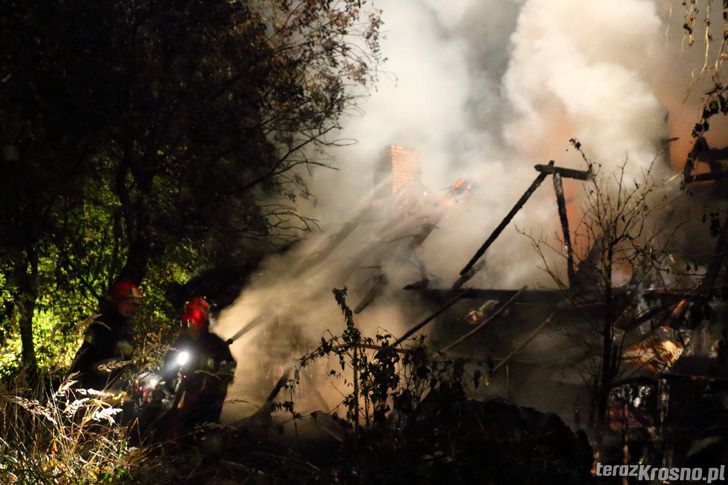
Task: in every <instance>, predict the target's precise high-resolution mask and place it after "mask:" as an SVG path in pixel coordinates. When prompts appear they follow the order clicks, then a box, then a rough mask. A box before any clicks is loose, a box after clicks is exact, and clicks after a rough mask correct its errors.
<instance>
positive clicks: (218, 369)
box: [161, 298, 236, 428]
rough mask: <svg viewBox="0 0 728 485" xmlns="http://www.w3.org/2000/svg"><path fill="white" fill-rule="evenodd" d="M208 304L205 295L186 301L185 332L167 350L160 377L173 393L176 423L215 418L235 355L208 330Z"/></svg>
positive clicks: (233, 367) (190, 424) (217, 419)
mask: <svg viewBox="0 0 728 485" xmlns="http://www.w3.org/2000/svg"><path fill="white" fill-rule="evenodd" d="M209 308H210V305H209V304H208V303H207V301H206V300H205V299H204V298H195V299H193V300H191V301H190V302H188V303H187V305H186V306H185V310H184V313H183V314H182V318H181V323H182V327H183V331H184V334H183V335H182V336H181V337H180V338H179V339H178V340H177V341H176V342H175V343H174V345H173V346H172V349H171V350H170V351H169V352H168V353H167V356H166V357H165V359H164V361H165V363H164V368H163V369H162V372H161V374H162V377H163V378H164V380H165V382H166V383H167V385H168V386H169V387H170V390H172V391H173V392H174V393H175V400H174V404H173V410H175V413H176V414H177V421H178V424H180V425H184V426H185V427H187V428H189V427H191V426H194V425H195V424H198V423H203V422H218V421H219V419H220V412H221V411H222V406H223V402H224V400H225V395H226V393H227V388H228V385H229V384H230V382H231V381H232V378H233V374H234V372H235V365H236V362H235V359H234V358H233V356H232V354H231V353H230V349H229V347H228V345H227V344H226V343H225V341H224V340H223V339H221V338H220V337H218V336H217V335H215V334H214V333H211V332H210V315H209Z"/></svg>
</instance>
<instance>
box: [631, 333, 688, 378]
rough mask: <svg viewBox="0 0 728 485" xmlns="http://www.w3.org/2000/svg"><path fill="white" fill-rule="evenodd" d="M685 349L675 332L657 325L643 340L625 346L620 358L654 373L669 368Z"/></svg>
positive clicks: (636, 370)
mask: <svg viewBox="0 0 728 485" xmlns="http://www.w3.org/2000/svg"><path fill="white" fill-rule="evenodd" d="M684 350H685V347H684V345H683V344H682V343H681V342H680V340H679V338H678V336H677V333H676V332H675V331H674V330H672V329H671V328H669V327H659V328H657V329H656V330H655V331H654V332H652V333H651V334H650V335H649V336H647V338H645V339H644V340H642V341H640V342H638V343H636V344H634V345H632V346H630V347H627V348H626V349H625V350H624V352H623V354H622V359H623V360H624V361H625V363H628V364H630V365H632V366H634V367H636V368H635V369H634V371H635V372H639V371H640V370H642V369H644V370H646V371H648V372H652V373H655V374H659V373H662V372H664V371H666V370H667V369H669V368H670V367H671V366H672V365H673V364H674V363H675V362H676V361H677V360H678V359H679V358H680V356H681V355H682V353H683V351H684Z"/></svg>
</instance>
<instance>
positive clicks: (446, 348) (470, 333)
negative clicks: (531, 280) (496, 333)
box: [439, 286, 526, 353]
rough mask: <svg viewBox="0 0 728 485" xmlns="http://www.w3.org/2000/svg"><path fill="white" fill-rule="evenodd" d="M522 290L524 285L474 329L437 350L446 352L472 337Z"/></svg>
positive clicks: (497, 315) (496, 316)
mask: <svg viewBox="0 0 728 485" xmlns="http://www.w3.org/2000/svg"><path fill="white" fill-rule="evenodd" d="M524 291H526V287H525V286H524V287H523V288H521V289H520V290H518V292H516V294H515V295H513V296H512V297H510V298H509V299H508V301H506V302H505V303H503V304H502V305H501V306H500V307H499V308H498V309H497V310H496V311H495V312H493V314H492V315H491V316H490V317H488V319H487V320H485V321H484V322H482V323H480V324H479V325H478V326H476V327H475V328H474V329H472V330H470V331H469V332H467V333H465V334H464V335H462V336H461V337H459V338H458V339H457V340H455V341H454V342H452V343H450V344H448V345H446V346H445V347H443V348H442V349H440V351H439V352H440V353H444V352H447V351H448V350H451V349H453V348H454V347H457V346H458V345H460V344H461V343H463V342H465V341H466V340H467V339H469V338H470V337H472V336H473V335H475V334H476V333H478V332H479V331H480V330H482V329H483V328H484V327H485V326H486V325H488V324H489V323H490V322H492V321H493V320H495V319H496V318H498V317H499V316H500V315H501V313H503V311H505V309H506V308H508V307H509V306H511V305H512V304H513V303H514V302H515V301H516V300H517V299H518V297H519V296H520V294H521V293H523V292H524Z"/></svg>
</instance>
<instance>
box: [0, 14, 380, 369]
mask: <svg viewBox="0 0 728 485" xmlns="http://www.w3.org/2000/svg"><path fill="white" fill-rule="evenodd" d="M363 3H364V2H361V1H356V0H341V1H338V2H330V1H325V0H305V1H299V2H290V1H284V0H281V1H275V2H270V3H263V2H256V1H236V0H204V1H203V0H190V1H184V2H179V1H174V0H163V1H154V2H152V1H145V2H136V1H121V2H118V1H111V0H102V1H99V2H93V3H92V4H87V3H83V2H76V1H62V2H50V1H42V2H34V3H32V4H27V3H22V2H11V5H10V7H11V8H9V9H3V14H2V17H0V25H1V26H2V34H1V35H2V38H1V39H0V40H1V41H2V43H3V46H4V49H3V52H2V54H0V59H1V60H0V91H2V92H1V93H0V99H1V100H0V117H1V118H2V119H1V120H0V121H1V122H2V126H3V132H2V136H3V140H2V143H3V144H4V146H5V148H4V150H3V157H4V161H3V163H4V164H12V169H13V170H12V172H11V174H12V175H11V176H10V178H9V179H7V180H6V181H5V183H6V184H7V185H9V186H10V188H11V191H7V190H6V191H5V193H4V196H3V200H2V202H4V208H3V212H2V219H1V220H0V224H1V226H0V227H2V240H0V243H1V244H2V247H3V248H4V249H9V248H10V249H13V248H14V249H13V250H12V251H7V252H5V257H4V258H3V260H4V261H5V262H6V263H7V264H6V266H3V274H4V275H6V278H7V280H8V281H9V282H12V285H13V287H14V288H16V290H17V291H16V292H15V293H14V295H13V301H14V302H15V305H11V306H12V307H14V308H15V307H16V308H18V309H19V310H20V314H21V317H20V321H21V322H23V323H21V330H22V331H21V334H23V335H24V337H23V349H24V350H23V360H24V362H25V363H26V364H28V365H30V366H31V367H34V364H33V361H34V358H33V355H32V353H33V348H32V347H33V346H32V315H33V311H34V310H33V302H36V301H37V299H38V296H39V292H40V291H41V288H40V279H42V278H40V273H43V274H46V275H49V276H50V275H54V276H57V277H60V278H59V279H60V280H64V278H65V280H66V281H68V282H69V283H71V280H73V281H74V282H75V284H76V286H78V287H79V288H85V290H84V291H87V294H94V295H96V296H97V297H99V298H100V297H101V296H102V295H103V292H104V290H105V287H106V286H107V285H108V283H109V282H110V280H111V279H112V278H113V277H115V276H116V275H119V274H120V275H122V276H124V277H127V278H130V279H132V280H136V281H140V280H141V279H143V278H144V277H145V276H147V275H148V273H149V271H150V266H151V265H153V263H156V262H164V263H170V262H171V263H179V264H181V265H183V266H185V267H189V268H193V269H200V268H203V267H205V266H208V265H214V264H216V263H218V264H219V263H226V264H229V263H230V262H231V261H235V260H236V258H237V259H240V258H244V257H245V256H246V255H245V254H244V249H245V247H246V246H245V245H244V244H241V243H240V241H241V240H245V239H254V240H258V241H260V240H262V241H268V242H270V241H271V240H272V239H274V238H282V237H283V238H285V237H290V231H291V230H293V231H295V230H305V229H307V228H308V226H309V225H310V223H311V221H309V220H307V219H305V218H303V217H300V216H298V214H297V213H296V211H295V207H294V205H293V204H292V202H293V201H295V198H296V197H298V196H300V195H301V194H303V195H306V190H305V180H304V178H303V177H302V176H301V170H300V169H306V168H309V169H310V168H311V167H313V166H315V165H321V164H322V163H321V162H320V161H319V159H318V158H317V157H320V156H321V153H322V151H323V150H324V149H325V148H326V147H327V146H329V145H331V144H335V143H336V139H335V137H334V135H335V132H336V130H337V129H338V128H339V126H340V125H339V121H340V119H341V116H342V115H343V114H345V113H346V112H347V110H349V109H351V108H352V107H353V106H355V104H356V102H357V101H358V100H359V99H360V98H361V96H363V95H364V94H365V92H366V91H365V89H366V86H367V85H368V83H370V82H372V81H373V80H374V79H375V76H376V63H377V61H378V59H379V50H378V28H379V26H380V20H379V16H378V13H377V12H376V11H372V12H370V13H368V15H367V12H366V11H365V7H364V6H363ZM355 39H359V40H355ZM6 167H7V166H6ZM18 195H20V196H19V197H18ZM281 201H287V202H281ZM89 224H94V227H89ZM103 248H105V249H103ZM44 260H45V261H47V262H48V267H47V268H43V269H40V268H39V266H38V261H44ZM11 267H12V268H11ZM11 269H13V271H11ZM156 270H159V265H157V266H156V268H155V271H156ZM39 278H40V279H39ZM79 278H80V279H79ZM46 280H49V278H46Z"/></svg>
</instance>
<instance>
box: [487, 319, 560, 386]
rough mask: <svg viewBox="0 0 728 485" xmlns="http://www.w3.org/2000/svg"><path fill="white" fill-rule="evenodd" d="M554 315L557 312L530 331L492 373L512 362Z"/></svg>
mask: <svg viewBox="0 0 728 485" xmlns="http://www.w3.org/2000/svg"><path fill="white" fill-rule="evenodd" d="M554 315H556V312H553V313H551V315H549V316H548V318H547V319H546V320H544V321H543V322H541V323H540V324H539V325H538V327H536V328H535V329H534V330H533V331H532V332H531V333H529V334H528V335H527V336H526V338H524V339H523V341H521V342H520V343H519V344H518V345H516V347H515V348H514V349H513V350H512V351H511V353H510V354H508V355H507V356H505V357H504V358H503V360H501V361H500V362H499V363H498V365H496V366H495V367H494V368H493V370H491V371H490V373H491V374H495V373H496V372H498V369H500V368H501V367H503V366H504V365H506V364H507V363H508V362H510V361H511V359H512V358H513V356H514V355H516V354H517V353H518V352H520V351H521V350H523V349H524V348H525V347H526V346H527V345H528V344H529V343H531V340H533V339H534V338H536V336H537V335H538V334H539V333H540V332H541V330H543V329H544V328H545V327H546V325H548V324H549V323H551V320H552V319H553V318H554Z"/></svg>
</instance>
